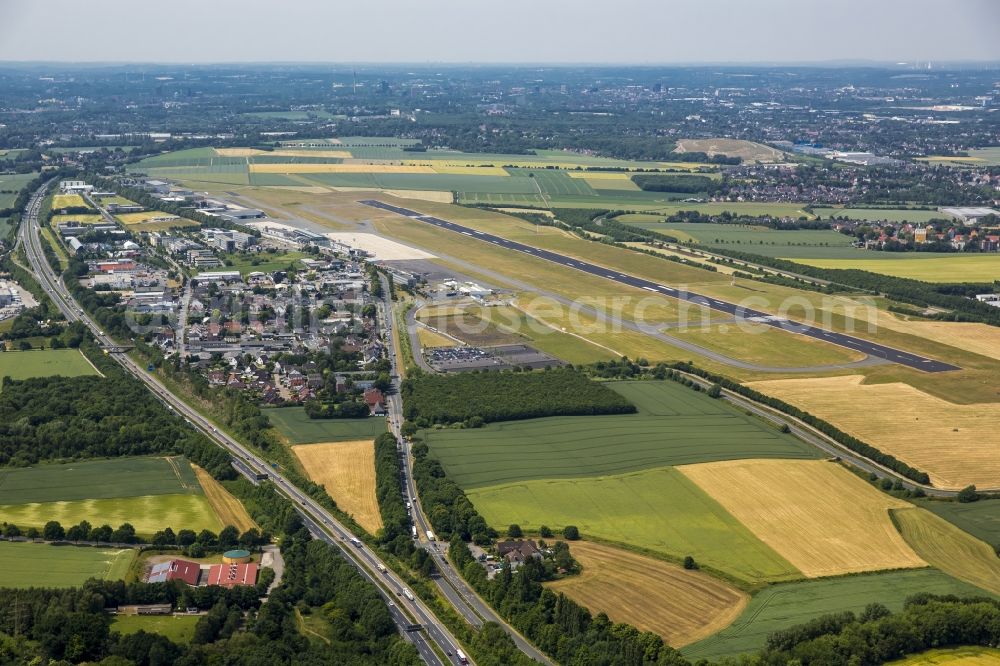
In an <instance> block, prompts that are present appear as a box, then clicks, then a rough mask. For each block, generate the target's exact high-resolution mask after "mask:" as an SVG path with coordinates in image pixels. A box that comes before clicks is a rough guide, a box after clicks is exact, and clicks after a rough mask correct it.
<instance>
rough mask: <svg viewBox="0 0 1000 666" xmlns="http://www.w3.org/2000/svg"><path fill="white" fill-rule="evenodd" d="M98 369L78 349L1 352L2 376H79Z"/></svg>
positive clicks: (95, 372) (26, 377)
mask: <svg viewBox="0 0 1000 666" xmlns="http://www.w3.org/2000/svg"><path fill="white" fill-rule="evenodd" d="M96 374H99V373H98V372H97V370H96V369H95V368H94V366H92V365H91V364H90V361H88V360H87V357H86V356H84V355H83V353H82V352H81V351H79V350H77V349H45V350H34V351H26V352H22V351H17V352H4V353H2V354H0V377H10V378H11V379H29V378H31V377H52V376H55V375H62V376H64V377H79V376H81V375H96Z"/></svg>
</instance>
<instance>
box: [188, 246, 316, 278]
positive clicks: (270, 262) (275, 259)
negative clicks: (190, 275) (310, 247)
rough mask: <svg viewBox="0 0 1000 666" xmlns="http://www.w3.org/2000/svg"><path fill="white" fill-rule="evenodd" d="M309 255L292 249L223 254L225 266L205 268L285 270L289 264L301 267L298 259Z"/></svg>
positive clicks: (249, 271)
mask: <svg viewBox="0 0 1000 666" xmlns="http://www.w3.org/2000/svg"><path fill="white" fill-rule="evenodd" d="M309 256H311V255H308V254H305V253H303V252H294V251H289V252H285V253H284V254H270V253H268V252H261V253H260V254H226V255H224V256H223V259H224V261H225V263H226V265H225V266H223V267H222V268H209V269H207V270H209V271H220V270H235V271H239V272H240V273H241V274H242V275H246V274H247V273H253V272H254V271H260V272H262V273H271V272H274V271H283V270H287V269H288V267H289V266H291V267H293V268H294V267H296V266H298V267H299V268H301V265H299V264H298V261H299V259H302V258H303V257H309ZM255 261H256V262H257V263H256V264H255V263H254V262H255Z"/></svg>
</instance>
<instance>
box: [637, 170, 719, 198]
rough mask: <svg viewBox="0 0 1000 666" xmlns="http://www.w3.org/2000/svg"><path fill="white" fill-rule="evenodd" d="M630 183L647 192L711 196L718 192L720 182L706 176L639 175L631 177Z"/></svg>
mask: <svg viewBox="0 0 1000 666" xmlns="http://www.w3.org/2000/svg"><path fill="white" fill-rule="evenodd" d="M632 182H633V183H635V184H636V185H638V186H639V187H640V188H641V189H643V190H645V191H647V192H683V193H685V194H709V195H711V194H714V193H715V192H717V191H718V190H719V186H720V184H721V182H722V181H718V180H715V179H713V178H709V177H708V176H694V175H690V176H689V175H676V174H658V173H657V174H652V173H641V174H636V175H634V176H632Z"/></svg>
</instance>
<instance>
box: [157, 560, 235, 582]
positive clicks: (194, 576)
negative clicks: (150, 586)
mask: <svg viewBox="0 0 1000 666" xmlns="http://www.w3.org/2000/svg"><path fill="white" fill-rule="evenodd" d="M220 566H221V565H220ZM200 576H201V567H200V566H199V565H198V564H197V563H196V562H189V561H187V560H169V561H167V562H160V563H159V564H155V565H153V568H152V569H151V570H150V572H149V576H147V577H146V582H147V583H165V582H167V581H169V580H182V581H184V582H185V583H187V584H188V585H197V584H198V578H199V577H200Z"/></svg>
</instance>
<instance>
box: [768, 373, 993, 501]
mask: <svg viewBox="0 0 1000 666" xmlns="http://www.w3.org/2000/svg"><path fill="white" fill-rule="evenodd" d="M863 381H864V377H863V376H861V375H845V376H842V377H822V378H809V379H776V380H767V381H759V382H750V383H749V384H748V386H750V387H752V388H754V389H756V390H758V391H760V392H762V393H766V394H767V395H771V396H774V397H776V398H780V399H781V400H784V401H785V402H788V403H790V404H793V405H795V406H796V407H800V408H802V409H805V410H807V411H808V412H810V413H811V414H814V415H815V416H818V417H820V418H821V419H824V420H826V421H829V422H830V423H832V424H833V425H835V426H837V427H838V428H840V429H841V430H843V431H844V432H846V433H848V434H850V435H853V436H854V437H857V438H858V439H860V440H862V441H865V442H867V443H869V444H871V445H872V446H875V447H877V448H879V449H881V450H882V451H884V452H885V453H889V454H892V455H893V456H895V457H897V458H899V459H900V460H902V461H903V462H905V463H907V464H909V465H912V466H913V467H916V468H917V469H920V470H923V471H925V472H927V474H928V475H930V478H931V483H933V484H934V485H935V486H937V487H939V488H947V489H952V490H957V489H960V488H964V487H965V486H967V485H969V484H975V485H976V486H977V487H978V488H980V489H981V490H986V489H992V488H1000V439H998V437H997V432H1000V404H994V403H983V404H971V405H959V404H954V403H951V402H948V401H946V400H943V399H941V398H938V397H935V396H932V395H930V394H928V393H925V392H923V391H921V390H919V389H916V388H914V387H912V386H910V385H908V384H903V383H899V382H893V383H888V384H863V383H862V382H863Z"/></svg>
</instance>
